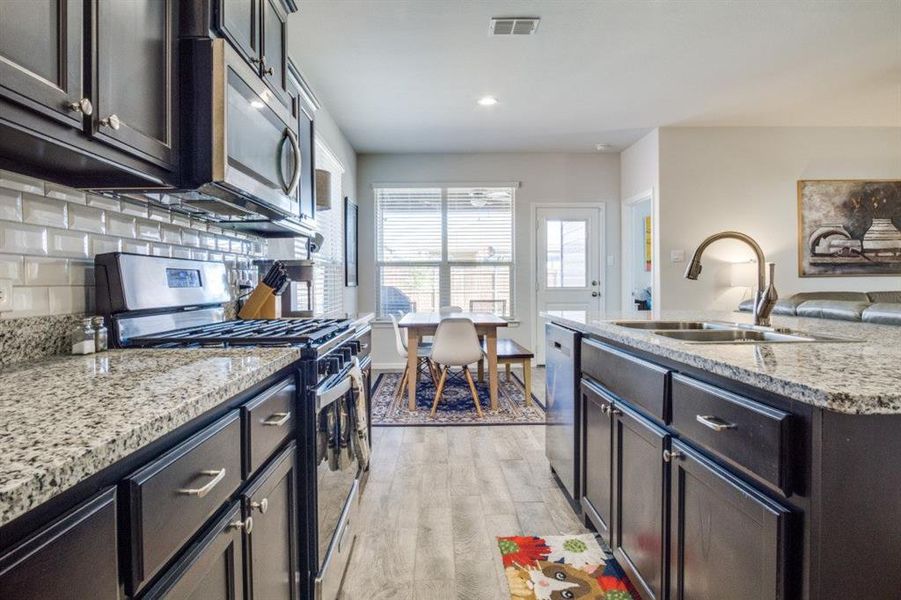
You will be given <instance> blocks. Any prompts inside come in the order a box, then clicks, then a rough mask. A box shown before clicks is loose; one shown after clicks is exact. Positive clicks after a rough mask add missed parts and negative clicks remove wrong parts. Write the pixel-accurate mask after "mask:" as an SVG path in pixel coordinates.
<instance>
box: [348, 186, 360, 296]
mask: <svg viewBox="0 0 901 600" xmlns="http://www.w3.org/2000/svg"><path fill="white" fill-rule="evenodd" d="M358 211H359V208H358V207H357V205H356V204H354V203H353V202H351V201H350V198H348V197H347V196H345V197H344V285H346V286H347V287H357V283H358V273H357V263H358V259H359V255H358V253H357V221H358V218H357V217H358Z"/></svg>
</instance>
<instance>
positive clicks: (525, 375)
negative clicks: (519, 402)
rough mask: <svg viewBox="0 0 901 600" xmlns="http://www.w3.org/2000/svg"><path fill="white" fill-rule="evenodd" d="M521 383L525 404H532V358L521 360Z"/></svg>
mask: <svg viewBox="0 0 901 600" xmlns="http://www.w3.org/2000/svg"><path fill="white" fill-rule="evenodd" d="M522 384H523V387H525V389H526V390H525V391H526V406H532V360H531V359H529V358H526V359H525V360H523V361H522Z"/></svg>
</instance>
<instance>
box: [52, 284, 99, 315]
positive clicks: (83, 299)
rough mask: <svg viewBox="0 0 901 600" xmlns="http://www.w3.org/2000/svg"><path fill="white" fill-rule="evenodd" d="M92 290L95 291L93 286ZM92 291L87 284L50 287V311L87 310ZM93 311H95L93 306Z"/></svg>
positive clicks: (77, 311) (71, 311)
mask: <svg viewBox="0 0 901 600" xmlns="http://www.w3.org/2000/svg"><path fill="white" fill-rule="evenodd" d="M90 291H93V288H91V290H90ZM90 291H89V289H88V288H87V287H85V286H77V285H72V286H65V287H52V288H50V290H49V297H50V312H51V313H52V314H67V313H83V312H87V310H88V297H89V296H88V294H89V293H90ZM92 304H93V303H92ZM91 311H92V312H93V306H91Z"/></svg>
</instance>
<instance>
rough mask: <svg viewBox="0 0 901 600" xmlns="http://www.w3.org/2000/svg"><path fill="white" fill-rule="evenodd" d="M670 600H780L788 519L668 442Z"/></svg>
mask: <svg viewBox="0 0 901 600" xmlns="http://www.w3.org/2000/svg"><path fill="white" fill-rule="evenodd" d="M673 448H674V450H677V451H679V452H681V453H682V456H681V457H680V458H678V459H676V460H674V461H673V462H672V463H671V469H672V482H673V497H672V504H671V508H670V510H671V519H672V521H671V524H672V525H671V527H672V559H671V560H672V566H671V569H672V571H671V572H672V587H671V590H672V597H673V598H674V599H678V600H683V599H684V600H688V599H694V598H699V599H706V598H729V599H730V600H778V599H781V598H784V597H785V586H784V582H785V573H786V570H787V564H786V532H787V521H788V519H789V517H790V512H789V510H788V509H787V508H785V507H783V506H780V505H779V504H778V503H776V502H774V501H772V500H770V499H769V498H767V497H765V496H763V495H762V494H760V493H759V492H757V491H756V490H754V489H753V488H751V487H749V486H747V485H746V484H744V483H742V482H740V481H739V480H738V479H736V478H735V477H734V476H732V475H731V474H729V473H728V472H726V471H724V470H723V469H721V468H719V467H717V466H715V465H714V464H713V463H711V462H709V461H707V460H706V459H704V458H703V457H701V455H700V454H698V453H696V452H694V451H693V450H691V449H690V448H688V447H687V446H685V445H684V444H681V443H678V442H675V443H674V444H673Z"/></svg>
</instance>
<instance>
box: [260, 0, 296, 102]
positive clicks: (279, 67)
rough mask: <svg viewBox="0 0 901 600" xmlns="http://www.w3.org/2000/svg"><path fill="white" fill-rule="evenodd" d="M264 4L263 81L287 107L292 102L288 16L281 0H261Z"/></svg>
mask: <svg viewBox="0 0 901 600" xmlns="http://www.w3.org/2000/svg"><path fill="white" fill-rule="evenodd" d="M261 1H262V3H263V51H262V54H263V62H262V66H263V69H262V75H263V79H265V80H266V82H267V83H268V84H269V85H270V87H272V89H273V90H274V91H275V93H276V95H277V96H278V97H279V99H281V101H282V103H283V104H285V106H288V105H289V104H290V102H291V98H290V96H289V94H288V81H287V64H288V63H287V61H288V15H287V13H286V12H285V11H284V9H283V8H282V6H281V0H261Z"/></svg>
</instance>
